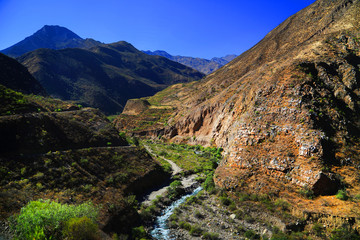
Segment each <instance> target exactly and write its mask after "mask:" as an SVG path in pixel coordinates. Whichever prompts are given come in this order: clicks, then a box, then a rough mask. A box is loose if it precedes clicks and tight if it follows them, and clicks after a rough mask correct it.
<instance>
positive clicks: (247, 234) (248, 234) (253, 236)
mask: <svg viewBox="0 0 360 240" xmlns="http://www.w3.org/2000/svg"><path fill="white" fill-rule="evenodd" d="M244 236H245V237H246V238H249V239H260V235H259V234H257V233H256V232H255V231H253V230H247V231H246V232H245V234H244Z"/></svg>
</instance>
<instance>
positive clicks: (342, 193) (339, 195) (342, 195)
mask: <svg viewBox="0 0 360 240" xmlns="http://www.w3.org/2000/svg"><path fill="white" fill-rule="evenodd" d="M336 198H337V199H340V200H343V201H346V200H348V198H349V196H348V195H347V193H346V191H345V190H339V191H338V192H337V193H336Z"/></svg>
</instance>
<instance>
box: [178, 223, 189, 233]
mask: <svg viewBox="0 0 360 240" xmlns="http://www.w3.org/2000/svg"><path fill="white" fill-rule="evenodd" d="M179 227H180V228H182V229H185V230H188V231H190V230H191V224H190V223H187V222H184V221H180V222H179Z"/></svg>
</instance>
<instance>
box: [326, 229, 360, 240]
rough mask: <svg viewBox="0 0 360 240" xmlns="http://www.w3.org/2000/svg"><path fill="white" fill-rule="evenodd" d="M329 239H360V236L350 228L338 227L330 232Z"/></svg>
mask: <svg viewBox="0 0 360 240" xmlns="http://www.w3.org/2000/svg"><path fill="white" fill-rule="evenodd" d="M330 240H360V236H359V235H358V234H356V233H355V232H354V231H352V230H349V229H347V228H340V229H336V230H334V231H333V232H332V235H331V237H330Z"/></svg>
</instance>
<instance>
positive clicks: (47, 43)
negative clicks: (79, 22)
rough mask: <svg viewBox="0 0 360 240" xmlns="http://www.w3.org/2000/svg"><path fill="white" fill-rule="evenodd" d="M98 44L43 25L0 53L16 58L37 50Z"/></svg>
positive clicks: (71, 33) (66, 31)
mask: <svg viewBox="0 0 360 240" xmlns="http://www.w3.org/2000/svg"><path fill="white" fill-rule="evenodd" d="M100 44H101V43H100V42H98V41H95V40H93V39H89V38H87V39H82V38H81V37H79V36H78V35H76V34H75V33H73V32H72V31H70V30H69V29H67V28H64V27H60V26H49V25H45V26H44V27H42V28H41V29H40V30H39V31H37V32H36V33H34V34H33V35H31V36H29V37H27V38H25V39H24V40H22V41H20V42H18V43H16V44H14V45H13V46H11V47H8V48H6V49H4V50H1V51H0V52H2V53H4V54H6V55H8V56H10V57H18V56H21V55H23V54H24V53H27V52H30V51H33V50H36V49H39V48H50V49H63V48H91V47H94V46H98V45H100Z"/></svg>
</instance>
